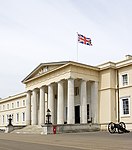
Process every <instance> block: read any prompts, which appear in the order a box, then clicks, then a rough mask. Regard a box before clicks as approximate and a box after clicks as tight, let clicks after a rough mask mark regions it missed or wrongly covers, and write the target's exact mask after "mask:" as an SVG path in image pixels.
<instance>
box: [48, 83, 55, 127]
mask: <svg viewBox="0 0 132 150" xmlns="http://www.w3.org/2000/svg"><path fill="white" fill-rule="evenodd" d="M48 109H49V110H50V111H51V123H52V124H54V88H53V84H50V85H48Z"/></svg>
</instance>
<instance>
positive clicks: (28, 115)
mask: <svg viewBox="0 0 132 150" xmlns="http://www.w3.org/2000/svg"><path fill="white" fill-rule="evenodd" d="M30 124H31V91H28V92H27V97H26V125H30Z"/></svg>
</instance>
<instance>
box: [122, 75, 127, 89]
mask: <svg viewBox="0 0 132 150" xmlns="http://www.w3.org/2000/svg"><path fill="white" fill-rule="evenodd" d="M122 85H123V86H125V85H128V74H123V75H122Z"/></svg>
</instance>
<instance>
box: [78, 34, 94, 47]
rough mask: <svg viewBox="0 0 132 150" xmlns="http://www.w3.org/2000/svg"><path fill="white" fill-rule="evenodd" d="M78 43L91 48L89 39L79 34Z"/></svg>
mask: <svg viewBox="0 0 132 150" xmlns="http://www.w3.org/2000/svg"><path fill="white" fill-rule="evenodd" d="M78 42H79V43H82V44H86V45H89V46H92V43H91V39H90V38H87V37H85V36H83V35H81V34H78Z"/></svg>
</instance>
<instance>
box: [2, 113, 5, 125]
mask: <svg viewBox="0 0 132 150" xmlns="http://www.w3.org/2000/svg"><path fill="white" fill-rule="evenodd" d="M4 122H5V116H4V115H3V116H2V123H3V124H4Z"/></svg>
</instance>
